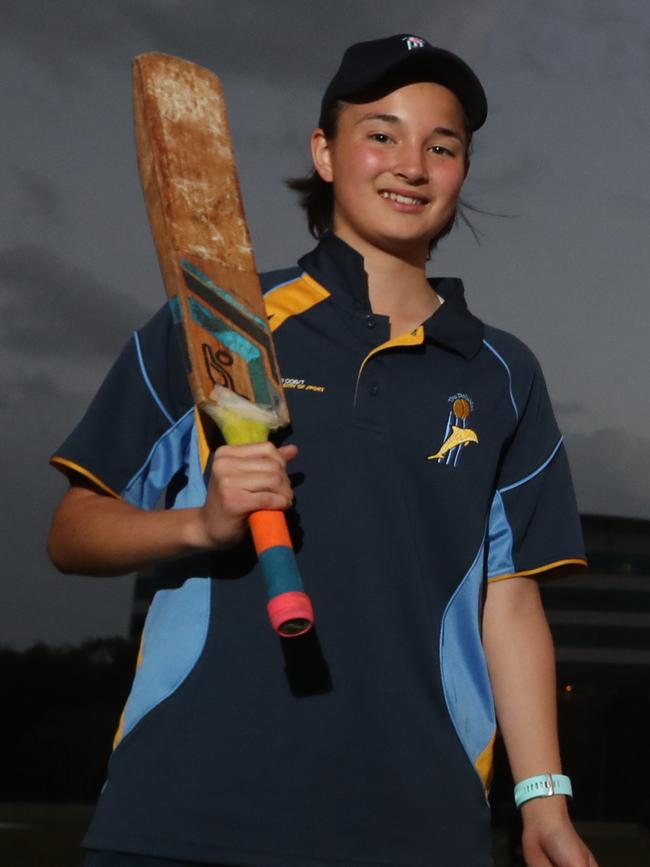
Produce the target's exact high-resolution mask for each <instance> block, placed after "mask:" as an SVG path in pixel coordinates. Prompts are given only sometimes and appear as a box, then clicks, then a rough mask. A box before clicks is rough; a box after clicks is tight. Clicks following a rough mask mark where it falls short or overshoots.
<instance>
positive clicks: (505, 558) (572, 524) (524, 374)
mask: <svg viewBox="0 0 650 867" xmlns="http://www.w3.org/2000/svg"><path fill="white" fill-rule="evenodd" d="M512 403H513V407H514V410H515V412H516V413H517V416H518V420H517V425H516V428H515V431H514V434H513V436H512V438H511V440H510V442H509V443H508V444H507V446H506V448H505V450H504V454H503V458H502V462H501V466H500V470H499V474H498V479H497V485H496V491H495V494H494V498H493V500H492V506H491V510H490V517H489V527H488V566H487V568H488V580H490V581H495V580H501V579H503V578H512V577H515V576H519V575H522V576H523V575H537V574H539V575H542V574H546V573H551V572H554V571H555V572H557V571H567V570H579V569H580V568H582V567H584V566H586V565H587V561H586V559H585V553H584V543H583V539H582V530H581V525H580V517H579V514H578V509H577V505H576V498H575V493H574V489H573V483H572V480H571V473H570V470H569V463H568V460H567V455H566V451H565V449H564V444H563V440H562V436H561V434H560V431H559V429H558V426H557V422H556V421H555V416H554V414H553V410H552V407H551V402H550V399H549V396H548V391H547V388H546V383H545V381H544V376H543V374H542V371H541V369H540V367H539V364H538V363H537V361H536V359H534V357H533V356H532V355H530V353H528V358H527V360H526V363H525V365H524V370H523V371H521V370H516V369H515V370H514V372H513V375H512Z"/></svg>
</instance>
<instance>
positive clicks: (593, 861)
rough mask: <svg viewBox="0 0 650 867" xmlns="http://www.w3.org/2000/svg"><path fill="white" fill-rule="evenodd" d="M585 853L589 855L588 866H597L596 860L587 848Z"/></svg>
mask: <svg viewBox="0 0 650 867" xmlns="http://www.w3.org/2000/svg"><path fill="white" fill-rule="evenodd" d="M587 855H588V856H589V867H598V862H597V861H596V859H595V858H594V856H593V855H592V854H591V852H590V851H589V850H587Z"/></svg>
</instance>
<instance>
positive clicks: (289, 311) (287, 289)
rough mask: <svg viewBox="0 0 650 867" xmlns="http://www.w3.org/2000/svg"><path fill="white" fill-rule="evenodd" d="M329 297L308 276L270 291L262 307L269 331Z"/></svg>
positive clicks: (297, 278)
mask: <svg viewBox="0 0 650 867" xmlns="http://www.w3.org/2000/svg"><path fill="white" fill-rule="evenodd" d="M329 296H330V293H329V292H328V291H327V289H324V288H323V287H322V286H321V285H320V283H318V282H317V281H316V280H314V279H313V277H310V276H309V274H301V276H300V277H296V279H295V280H294V281H293V282H292V283H287V284H286V285H285V286H279V287H278V288H277V289H271V290H270V291H269V292H267V294H266V295H265V296H264V306H265V307H266V314H267V316H268V317H269V325H270V327H271V331H277V329H278V328H279V327H280V326H281V325H282V323H283V322H285V321H286V320H287V319H289V317H290V316H298V315H300V314H301V313H304V312H305V311H306V310H309V309H310V307H313V306H314V305H315V304H318V303H319V302H320V301H324V300H325V299H326V298H329Z"/></svg>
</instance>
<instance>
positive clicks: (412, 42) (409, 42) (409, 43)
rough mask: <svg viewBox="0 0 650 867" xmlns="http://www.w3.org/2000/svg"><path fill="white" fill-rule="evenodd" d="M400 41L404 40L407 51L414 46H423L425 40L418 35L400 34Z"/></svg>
mask: <svg viewBox="0 0 650 867" xmlns="http://www.w3.org/2000/svg"><path fill="white" fill-rule="evenodd" d="M402 42H406V47H407V48H408V50H409V51H412V50H413V49H414V48H424V46H425V44H426V43H425V41H424V39H421V38H420V37H419V36H402Z"/></svg>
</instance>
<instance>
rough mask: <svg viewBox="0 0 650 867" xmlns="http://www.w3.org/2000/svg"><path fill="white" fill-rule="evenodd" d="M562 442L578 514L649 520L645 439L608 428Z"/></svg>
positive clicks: (649, 457)
mask: <svg viewBox="0 0 650 867" xmlns="http://www.w3.org/2000/svg"><path fill="white" fill-rule="evenodd" d="M565 441H566V446H567V452H568V454H569V458H570V461H571V470H572V473H573V477H574V482H575V486H576V493H577V495H578V505H579V507H580V510H581V511H582V512H591V513H599V514H604V515H621V516H623V517H635V518H650V438H649V437H648V436H642V435H641V434H639V433H636V432H635V431H633V430H624V429H612V428H610V429H603V430H599V431H596V432H595V433H591V434H585V433H569V434H567V436H566V438H565Z"/></svg>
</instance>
